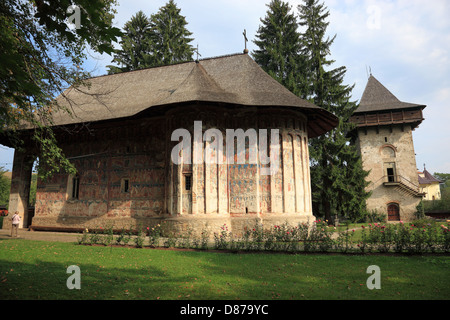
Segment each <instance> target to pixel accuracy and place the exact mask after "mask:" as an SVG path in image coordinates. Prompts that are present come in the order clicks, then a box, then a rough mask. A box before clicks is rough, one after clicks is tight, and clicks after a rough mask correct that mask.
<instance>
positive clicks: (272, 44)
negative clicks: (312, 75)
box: [252, 0, 305, 95]
mask: <svg viewBox="0 0 450 320" xmlns="http://www.w3.org/2000/svg"><path fill="white" fill-rule="evenodd" d="M267 7H268V10H267V14H266V16H265V17H264V19H260V21H261V23H262V24H261V25H260V26H259V28H258V31H257V34H256V38H257V40H254V41H253V42H254V43H255V44H256V45H257V47H258V49H256V50H254V51H253V52H252V56H253V58H254V59H255V61H256V63H258V64H259V65H260V66H261V67H262V68H263V69H264V71H266V72H267V73H268V74H270V75H271V76H272V77H273V78H274V79H276V80H277V81H278V82H280V83H281V84H282V85H283V86H285V87H286V88H288V89H289V90H290V91H291V92H293V93H295V94H297V95H300V94H301V92H302V91H303V90H302V84H303V83H304V81H305V80H304V78H303V74H302V73H301V70H302V67H303V65H304V59H303V56H302V55H300V49H301V42H300V34H299V32H298V30H297V29H298V24H297V19H296V17H295V14H294V13H293V12H292V7H291V6H290V5H289V4H288V3H286V2H282V1H280V0H272V1H271V2H270V3H269V4H268V5H267Z"/></svg>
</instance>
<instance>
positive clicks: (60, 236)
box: [0, 229, 81, 242]
mask: <svg viewBox="0 0 450 320" xmlns="http://www.w3.org/2000/svg"><path fill="white" fill-rule="evenodd" d="M80 236H81V234H80V233H67V232H48V231H28V229H19V232H18V238H19V239H27V240H41V241H61V242H77V241H78V238H79V237H80ZM5 239H17V238H11V230H4V229H0V240H5Z"/></svg>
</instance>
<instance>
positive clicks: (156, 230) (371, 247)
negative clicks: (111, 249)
mask: <svg viewBox="0 0 450 320" xmlns="http://www.w3.org/2000/svg"><path fill="white" fill-rule="evenodd" d="M165 229H166V228H165V227H164V223H163V224H158V225H155V226H153V227H146V228H144V227H142V226H138V227H137V228H128V229H125V228H122V230H121V231H120V232H117V231H116V232H115V233H114V229H113V226H107V227H106V228H102V227H100V228H95V229H93V230H91V231H89V230H88V229H86V230H85V231H84V232H83V234H82V235H81V236H80V237H79V240H78V243H79V244H83V245H103V246H108V245H113V244H115V245H118V246H129V245H131V244H133V246H134V247H137V248H162V247H164V248H179V249H195V250H227V251H233V252H284V253H285V252H290V253H344V254H345V253H353V254H355V253H357V254H367V253H381V254H386V253H395V254H424V253H433V254H437V253H440V254H442V253H443V254H448V253H449V252H450V231H449V223H448V222H445V223H439V222H436V221H431V220H426V219H421V220H417V221H414V222H412V223H408V224H407V223H403V222H402V221H400V222H399V223H387V224H385V223H378V222H375V223H368V224H367V225H362V226H361V227H360V228H359V229H360V231H359V232H355V231H356V230H355V229H354V228H353V229H350V228H349V226H348V225H346V226H345V228H344V229H342V228H340V229H339V230H338V229H337V228H336V227H334V226H330V225H328V223H327V222H326V221H323V220H316V221H313V223H312V224H310V223H309V222H308V223H300V224H298V225H296V226H291V225H289V224H288V223H284V224H282V225H276V226H273V227H271V228H265V227H264V226H263V225H262V224H261V223H260V222H257V221H256V222H255V225H254V227H253V228H247V229H245V230H244V233H243V235H242V236H241V237H236V236H235V235H233V234H232V232H231V231H229V229H228V226H227V225H226V224H224V225H223V226H222V227H220V230H218V231H217V232H213V233H212V234H211V232H209V231H208V230H202V232H201V233H200V235H199V236H194V234H193V230H188V231H187V232H186V233H185V234H184V235H176V234H174V233H168V232H167V231H166V230H165Z"/></svg>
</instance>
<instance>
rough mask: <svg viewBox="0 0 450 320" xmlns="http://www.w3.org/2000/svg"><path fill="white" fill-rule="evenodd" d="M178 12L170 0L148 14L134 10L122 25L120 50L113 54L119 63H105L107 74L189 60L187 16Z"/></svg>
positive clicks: (189, 40)
mask: <svg viewBox="0 0 450 320" xmlns="http://www.w3.org/2000/svg"><path fill="white" fill-rule="evenodd" d="M180 12H181V9H179V8H178V7H177V6H176V4H175V3H174V1H173V0H170V1H169V2H168V3H167V4H166V5H165V6H163V7H161V8H160V9H159V11H158V12H157V13H155V14H152V15H151V16H150V17H147V16H146V15H145V14H144V13H143V12H142V11H139V12H137V13H136V14H135V15H134V16H133V17H132V18H131V19H130V20H129V21H128V22H127V23H126V24H125V26H124V32H125V35H124V36H123V37H122V40H121V42H120V44H121V49H120V50H117V51H116V53H115V55H114V59H113V62H115V63H117V64H118V65H119V66H113V65H110V66H108V67H109V70H108V73H109V74H111V73H118V72H123V71H131V70H138V69H143V68H149V67H156V66H162V65H168V64H173V63H177V62H184V61H191V60H192V55H193V53H194V48H193V47H192V46H191V45H190V44H189V43H190V42H191V41H192V40H193V39H192V38H190V36H191V35H192V32H190V31H189V30H187V28H186V25H187V22H186V18H185V17H184V16H182V15H181V14H180Z"/></svg>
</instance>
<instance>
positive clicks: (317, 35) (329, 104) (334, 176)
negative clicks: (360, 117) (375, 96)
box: [298, 0, 368, 221]
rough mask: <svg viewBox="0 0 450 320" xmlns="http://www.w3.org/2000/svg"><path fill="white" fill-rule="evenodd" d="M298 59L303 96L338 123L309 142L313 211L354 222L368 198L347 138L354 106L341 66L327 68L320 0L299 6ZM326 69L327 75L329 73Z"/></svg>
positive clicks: (327, 48) (355, 154)
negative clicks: (302, 65)
mask: <svg viewBox="0 0 450 320" xmlns="http://www.w3.org/2000/svg"><path fill="white" fill-rule="evenodd" d="M298 10H299V19H300V22H299V25H300V26H301V27H303V28H304V29H305V30H304V31H303V32H301V35H300V40H301V41H302V51H301V53H302V55H303V56H304V58H305V59H306V65H305V68H304V69H303V73H304V74H305V75H306V76H307V81H308V83H307V85H306V87H305V88H306V90H305V91H304V92H303V93H302V97H303V98H305V99H309V100H310V101H311V102H313V103H314V104H315V105H317V106H319V107H321V108H324V109H325V110H327V111H329V112H332V113H334V114H335V115H336V116H337V117H338V118H339V124H338V126H337V128H335V129H333V130H332V131H331V132H328V133H326V134H324V135H322V136H320V137H318V138H314V139H311V140H310V155H311V163H312V165H311V180H312V187H313V207H314V211H315V214H318V213H319V214H320V215H323V216H324V217H325V219H327V220H329V221H331V216H332V213H335V214H341V215H344V216H346V217H348V218H351V219H352V220H357V219H358V218H360V217H361V215H363V214H364V207H365V200H366V198H367V196H368V194H367V193H366V192H365V190H364V188H365V186H366V185H367V183H366V182H365V180H364V179H365V177H366V176H367V175H368V173H367V172H366V171H364V170H363V168H362V164H361V159H360V156H359V154H358V151H357V150H356V148H355V146H354V145H352V144H351V143H350V140H349V138H348V137H347V135H348V133H349V132H350V131H351V130H352V128H353V125H352V123H351V122H350V121H349V119H350V116H351V115H352V113H353V112H354V111H355V110H356V108H357V107H358V105H357V104H356V103H355V102H353V101H350V99H351V92H352V90H353V87H354V86H348V85H344V84H343V83H344V76H345V72H346V68H345V67H339V68H335V69H331V65H332V64H333V63H334V62H335V61H333V60H328V58H327V56H328V55H329V54H330V52H331V45H332V44H333V42H334V40H335V38H336V36H334V37H332V38H329V37H326V30H327V27H328V25H329V22H327V21H326V19H327V18H328V16H329V11H328V10H327V9H326V7H325V6H324V4H321V3H319V0H303V4H301V5H299V6H298ZM328 69H329V70H328Z"/></svg>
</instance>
